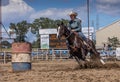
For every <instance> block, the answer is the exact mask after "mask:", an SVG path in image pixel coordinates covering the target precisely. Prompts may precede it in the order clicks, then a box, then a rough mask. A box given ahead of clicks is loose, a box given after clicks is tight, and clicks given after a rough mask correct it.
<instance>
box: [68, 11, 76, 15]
mask: <svg viewBox="0 0 120 82" xmlns="http://www.w3.org/2000/svg"><path fill="white" fill-rule="evenodd" d="M70 15H75V16H77V15H78V14H77V13H76V12H73V11H71V12H70V13H69V16H70Z"/></svg>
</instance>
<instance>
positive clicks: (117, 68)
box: [0, 60, 120, 82]
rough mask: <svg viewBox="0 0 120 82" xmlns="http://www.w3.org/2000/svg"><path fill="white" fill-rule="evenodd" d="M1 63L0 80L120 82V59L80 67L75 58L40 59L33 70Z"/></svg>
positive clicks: (6, 81) (11, 81)
mask: <svg viewBox="0 0 120 82" xmlns="http://www.w3.org/2000/svg"><path fill="white" fill-rule="evenodd" d="M11 69H12V68H11V65H10V64H7V65H3V64H1V65H0V82H120V61H116V62H107V64H106V65H104V66H100V67H92V68H87V69H83V68H79V66H78V64H77V62H76V61H75V60H55V61H39V63H32V70H30V71H26V72H11Z"/></svg>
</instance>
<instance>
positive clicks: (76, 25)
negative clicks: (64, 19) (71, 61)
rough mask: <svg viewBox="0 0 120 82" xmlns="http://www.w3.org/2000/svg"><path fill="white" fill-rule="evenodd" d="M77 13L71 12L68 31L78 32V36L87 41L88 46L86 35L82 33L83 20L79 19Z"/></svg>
mask: <svg viewBox="0 0 120 82" xmlns="http://www.w3.org/2000/svg"><path fill="white" fill-rule="evenodd" d="M77 15H78V14H77V13H76V12H73V11H71V12H70V13H69V16H70V19H71V20H70V21H69V23H68V29H69V30H71V31H73V32H77V33H78V35H79V36H80V37H81V38H82V39H83V40H84V41H85V43H86V44H87V38H86V37H85V35H84V34H83V33H82V26H81V20H80V19H78V18H77ZM67 47H68V49H69V44H68V42H67ZM69 58H72V55H71V54H70V57H69Z"/></svg>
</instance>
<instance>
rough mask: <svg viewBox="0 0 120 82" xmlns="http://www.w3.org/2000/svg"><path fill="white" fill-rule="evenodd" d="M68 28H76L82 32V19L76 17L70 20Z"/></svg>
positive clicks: (75, 29)
mask: <svg viewBox="0 0 120 82" xmlns="http://www.w3.org/2000/svg"><path fill="white" fill-rule="evenodd" d="M68 28H69V29H70V30H74V31H76V32H81V28H82V27H81V20H80V19H78V18H75V19H74V20H70V21H69V23H68Z"/></svg>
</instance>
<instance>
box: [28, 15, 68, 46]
mask: <svg viewBox="0 0 120 82" xmlns="http://www.w3.org/2000/svg"><path fill="white" fill-rule="evenodd" d="M61 21H62V22H64V23H65V24H66V25H67V23H68V20H66V19H61V20H52V19H50V18H44V17H41V18H37V19H35V20H34V21H33V22H32V23H31V25H30V27H31V32H32V33H33V34H36V37H37V41H36V43H37V44H36V43H34V45H35V46H37V45H40V42H39V40H40V35H39V29H45V28H57V27H58V26H57V24H60V23H61Z"/></svg>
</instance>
